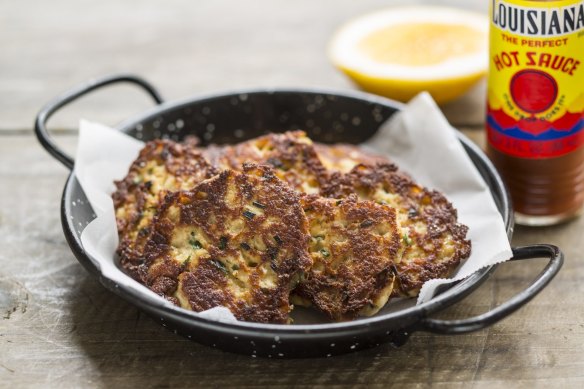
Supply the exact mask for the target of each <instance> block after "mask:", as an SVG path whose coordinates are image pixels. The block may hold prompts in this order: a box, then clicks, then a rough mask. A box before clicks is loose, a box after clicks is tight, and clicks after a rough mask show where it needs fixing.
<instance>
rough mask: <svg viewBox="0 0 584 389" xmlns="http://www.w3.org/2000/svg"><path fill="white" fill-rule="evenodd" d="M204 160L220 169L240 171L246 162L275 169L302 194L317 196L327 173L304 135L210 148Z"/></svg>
mask: <svg viewBox="0 0 584 389" xmlns="http://www.w3.org/2000/svg"><path fill="white" fill-rule="evenodd" d="M203 154H204V155H205V157H206V158H207V159H208V160H209V161H210V162H211V163H212V164H213V165H214V166H217V167H219V168H221V169H234V170H241V166H242V164H243V163H245V162H253V163H259V164H265V165H268V166H271V167H273V169H274V171H275V173H276V175H277V176H278V178H280V179H281V180H283V181H285V182H287V183H288V184H289V185H290V186H291V187H292V188H294V189H296V190H297V191H299V192H302V193H308V194H313V193H318V192H319V190H320V187H321V186H322V185H323V183H324V182H325V181H326V180H327V179H328V173H327V171H326V169H325V167H324V166H323V165H322V163H321V161H320V159H319V158H318V156H317V154H316V151H315V149H314V145H313V144H312V141H311V140H310V139H309V138H308V137H307V136H306V133H304V132H303V131H291V132H285V133H283V134H269V135H265V136H260V137H259V138H255V139H251V140H249V141H246V142H242V143H239V144H236V145H232V146H223V147H221V146H210V147H208V148H207V149H204V150H203Z"/></svg>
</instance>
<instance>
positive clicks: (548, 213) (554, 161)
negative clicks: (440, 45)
mask: <svg viewBox="0 0 584 389" xmlns="http://www.w3.org/2000/svg"><path fill="white" fill-rule="evenodd" d="M490 18H491V28H490V52H489V78H488V102H487V153H488V155H489V157H490V158H491V160H492V161H493V163H494V164H495V166H496V167H497V169H498V170H499V172H500V173H501V175H502V177H503V179H504V181H505V182H506V184H507V186H508V188H509V191H510V193H511V197H512V200H513V205H514V208H515V212H516V213H515V216H516V221H517V223H519V224H524V225H533V226H542V225H551V224H556V223H559V222H562V221H564V220H567V219H569V218H572V217H574V216H576V215H578V214H579V213H580V212H581V210H582V206H583V203H584V146H583V144H584V117H583V113H584V64H583V63H582V62H584V0H553V1H534V0H492V1H491V4H490Z"/></svg>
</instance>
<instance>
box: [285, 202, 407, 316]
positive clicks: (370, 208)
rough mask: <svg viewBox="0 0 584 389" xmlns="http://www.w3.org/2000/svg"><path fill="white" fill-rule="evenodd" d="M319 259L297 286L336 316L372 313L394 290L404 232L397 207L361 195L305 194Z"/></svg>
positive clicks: (314, 250)
mask: <svg viewBox="0 0 584 389" xmlns="http://www.w3.org/2000/svg"><path fill="white" fill-rule="evenodd" d="M302 204H303V208H304V213H305V214H306V217H307V219H308V224H309V230H310V235H311V240H310V244H309V250H310V254H311V256H312V258H313V261H314V264H313V266H312V269H311V270H310V271H309V272H308V273H307V274H306V276H305V277H304V279H303V280H302V281H301V282H300V284H299V285H298V287H297V288H296V290H295V293H296V294H298V295H299V296H300V297H302V298H303V299H306V300H309V301H310V302H311V303H312V304H313V305H314V306H315V307H316V308H318V309H319V310H320V311H322V312H324V313H325V314H327V315H328V316H329V317H330V318H332V319H333V320H337V321H341V320H349V319H353V318H355V317H357V316H359V315H366V316H370V315H372V314H375V313H376V312H377V311H379V309H381V308H382V307H383V306H384V305H385V303H386V302H387V300H388V299H389V296H390V295H391V292H392V290H393V281H394V278H395V276H394V271H393V268H394V264H395V261H396V256H397V254H398V252H399V246H400V235H399V231H398V227H397V224H396V214H395V210H394V209H393V208H391V207H388V206H384V205H379V204H375V203H374V202H371V201H358V200H357V197H356V196H355V195H351V196H349V197H347V198H345V199H343V200H336V199H326V198H323V197H320V196H314V195H313V196H304V197H303V198H302Z"/></svg>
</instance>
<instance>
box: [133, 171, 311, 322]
mask: <svg viewBox="0 0 584 389" xmlns="http://www.w3.org/2000/svg"><path fill="white" fill-rule="evenodd" d="M307 244H308V230H307V223H306V219H305V218H304V214H303V212H302V208H301V205H300V199H299V196H298V194H296V193H295V192H294V191H293V190H292V189H290V188H289V187H288V186H287V185H285V184H284V183H282V182H281V181H280V180H279V179H278V178H277V177H276V176H275V175H274V173H273V171H272V169H270V168H268V167H266V166H255V165H249V164H245V165H244V166H243V172H241V173H240V172H235V171H233V170H226V171H223V172H221V173H220V174H219V175H217V176H215V177H213V178H211V179H209V180H206V181H204V182H202V183H200V184H199V185H197V186H196V187H195V188H193V189H192V190H190V191H179V192H176V193H172V194H169V195H168V196H167V198H166V199H165V201H164V203H163V204H162V206H161V208H160V213H159V214H158V215H157V216H156V218H155V220H154V224H153V233H152V236H151V238H150V239H149V240H148V242H147V244H146V249H145V253H146V254H145V255H146V262H145V263H144V264H143V265H142V266H141V267H140V272H139V274H140V278H141V281H142V282H143V283H144V284H145V285H147V286H149V287H150V288H151V289H153V290H154V291H155V292H157V293H159V294H161V295H163V296H166V297H167V298H169V299H170V300H172V301H174V302H176V303H178V304H180V305H181V306H183V307H184V308H187V309H192V310H194V311H203V310H207V309H210V308H213V307H216V306H225V307H227V308H229V309H230V311H231V312H232V313H233V314H234V315H235V317H236V318H237V319H239V320H244V321H255V322H264V323H286V322H287V321H288V313H289V312H290V309H291V307H290V304H289V294H290V290H291V289H292V287H293V286H295V285H296V283H297V282H298V279H299V277H300V275H301V273H302V272H303V271H306V270H308V268H309V267H310V266H311V264H312V260H311V258H310V256H309V255H308V251H307Z"/></svg>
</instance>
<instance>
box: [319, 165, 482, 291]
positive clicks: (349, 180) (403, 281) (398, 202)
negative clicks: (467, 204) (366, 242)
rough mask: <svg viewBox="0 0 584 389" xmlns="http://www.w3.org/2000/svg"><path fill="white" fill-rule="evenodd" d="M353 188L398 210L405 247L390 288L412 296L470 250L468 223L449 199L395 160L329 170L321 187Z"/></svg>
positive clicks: (334, 193)
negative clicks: (460, 219) (423, 184)
mask: <svg viewBox="0 0 584 389" xmlns="http://www.w3.org/2000/svg"><path fill="white" fill-rule="evenodd" d="M352 193H356V194H357V195H358V196H359V197H360V198H361V199H365V200H371V201H375V202H377V203H379V204H387V205H389V206H391V207H393V208H395V209H396V211H397V219H398V223H399V225H400V228H401V239H402V244H403V246H404V247H403V253H402V254H401V258H400V260H399V261H398V262H397V263H396V268H397V273H398V281H399V285H398V287H396V288H395V290H394V294H396V295H400V296H409V297H413V296H416V295H417V294H418V293H419V291H420V288H421V287H422V285H423V284H424V282H426V281H428V280H430V279H433V278H443V277H448V276H449V275H450V274H451V273H452V272H453V271H454V269H455V268H456V267H457V266H458V265H459V264H460V261H461V260H463V259H466V258H468V256H469V255H470V251H471V245H470V241H469V240H467V239H466V233H467V230H468V228H467V227H466V226H464V225H462V224H459V223H458V222H457V212H456V209H454V207H453V206H452V204H451V203H450V202H449V201H448V200H447V199H446V198H445V197H444V196H443V195H442V194H441V193H439V192H437V191H432V190H428V189H426V188H423V187H421V186H419V185H417V184H416V183H415V182H413V181H412V180H411V179H410V178H409V177H407V176H406V175H404V174H402V173H400V172H399V171H398V169H397V167H396V166H395V165H392V164H378V165H376V166H368V165H357V166H355V167H354V168H353V169H352V170H351V171H350V172H349V173H347V174H335V175H333V177H332V178H331V181H330V182H329V185H328V186H327V187H326V188H324V189H323V194H324V195H326V196H328V197H333V198H342V197H345V196H350V194H352Z"/></svg>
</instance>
